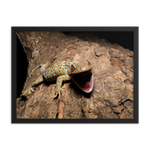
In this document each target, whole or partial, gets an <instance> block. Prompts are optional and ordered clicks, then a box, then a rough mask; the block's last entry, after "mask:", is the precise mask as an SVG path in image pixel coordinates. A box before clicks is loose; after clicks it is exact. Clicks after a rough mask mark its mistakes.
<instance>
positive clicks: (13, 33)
mask: <svg viewBox="0 0 150 150" xmlns="http://www.w3.org/2000/svg"><path fill="white" fill-rule="evenodd" d="M17 31H62V32H81V31H82V32H110V33H111V32H133V51H134V119H17V118H16V99H17V94H16V93H17V92H16V91H17V84H16V83H17V67H16V66H17V57H19V56H18V55H17V35H16V32H17ZM114 38H115V37H114ZM138 39H139V27H138V26H134V27H129V26H128V27H11V62H12V65H11V97H12V98H11V123H139V106H138V104H139V102H138V66H139V65H138V64H139V62H138V53H139V50H138V48H139V46H138Z"/></svg>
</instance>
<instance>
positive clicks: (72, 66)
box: [71, 64, 76, 72]
mask: <svg viewBox="0 0 150 150" xmlns="http://www.w3.org/2000/svg"><path fill="white" fill-rule="evenodd" d="M75 69H76V68H75V65H73V64H72V65H71V72H73V71H74V70H75Z"/></svg>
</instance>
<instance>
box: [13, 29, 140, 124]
mask: <svg viewBox="0 0 150 150" xmlns="http://www.w3.org/2000/svg"><path fill="white" fill-rule="evenodd" d="M11 31H12V35H11V40H12V87H11V88H12V102H11V103H12V111H11V113H12V118H11V122H12V123H138V27H135V26H134V27H12V28H11Z"/></svg>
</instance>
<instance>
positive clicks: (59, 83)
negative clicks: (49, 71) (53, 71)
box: [52, 74, 71, 99]
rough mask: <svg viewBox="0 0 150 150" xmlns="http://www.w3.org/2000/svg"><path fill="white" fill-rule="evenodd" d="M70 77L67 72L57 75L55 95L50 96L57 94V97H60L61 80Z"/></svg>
mask: <svg viewBox="0 0 150 150" xmlns="http://www.w3.org/2000/svg"><path fill="white" fill-rule="evenodd" d="M70 79H71V77H70V76H69V75H68V74H66V75H61V76H59V77H57V81H56V89H55V95H54V96H52V98H55V97H57V95H58V98H59V99H60V91H62V90H63V89H64V88H63V87H62V88H61V86H62V82H63V81H67V80H70ZM53 93H54V92H53Z"/></svg>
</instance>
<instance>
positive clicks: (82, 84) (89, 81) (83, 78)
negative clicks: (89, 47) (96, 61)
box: [72, 70, 93, 93]
mask: <svg viewBox="0 0 150 150" xmlns="http://www.w3.org/2000/svg"><path fill="white" fill-rule="evenodd" d="M72 79H73V81H74V82H75V84H76V85H77V86H78V87H79V88H80V89H81V90H83V91H84V92H86V93H90V92H91V91H92V89H93V74H92V72H91V70H90V71H86V72H83V73H79V74H74V75H73V76H72Z"/></svg>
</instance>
